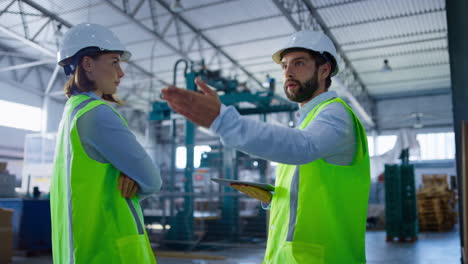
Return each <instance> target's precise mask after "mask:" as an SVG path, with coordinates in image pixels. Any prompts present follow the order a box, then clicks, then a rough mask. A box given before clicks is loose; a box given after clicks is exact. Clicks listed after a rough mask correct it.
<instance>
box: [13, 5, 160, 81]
mask: <svg viewBox="0 0 468 264" xmlns="http://www.w3.org/2000/svg"><path fill="white" fill-rule="evenodd" d="M21 1H22V2H25V3H26V4H28V5H29V6H31V7H32V8H34V9H36V10H38V11H39V12H41V13H42V14H44V15H45V16H47V17H49V18H51V19H53V20H55V21H57V22H59V23H60V24H62V25H64V26H66V27H68V28H71V27H73V24H72V23H70V22H68V21H66V20H64V19H63V18H61V17H59V16H58V15H56V14H54V13H53V12H50V11H49V10H47V9H46V8H44V7H42V6H41V5H39V4H37V3H36V2H34V1H32V0H21ZM22 38H23V39H25V38H24V37H22ZM52 56H53V57H55V56H56V54H55V52H53V54H52ZM128 64H129V65H131V66H132V67H134V68H135V69H137V70H139V71H140V72H142V73H143V74H144V75H147V76H149V77H153V78H155V79H157V80H158V81H159V82H161V83H162V84H164V85H167V82H165V81H164V80H161V79H159V78H157V77H156V76H154V75H153V74H152V73H151V72H148V71H147V70H145V69H143V68H142V67H141V66H139V65H137V64H135V63H133V62H131V61H129V62H128Z"/></svg>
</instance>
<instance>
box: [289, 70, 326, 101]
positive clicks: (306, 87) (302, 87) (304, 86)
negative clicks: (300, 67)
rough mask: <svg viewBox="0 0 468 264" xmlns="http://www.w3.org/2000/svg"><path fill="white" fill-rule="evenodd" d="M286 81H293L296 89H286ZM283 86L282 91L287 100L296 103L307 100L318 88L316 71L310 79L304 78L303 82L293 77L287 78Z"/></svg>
mask: <svg viewBox="0 0 468 264" xmlns="http://www.w3.org/2000/svg"><path fill="white" fill-rule="evenodd" d="M288 82H295V83H296V84H297V85H298V86H299V87H298V88H297V89H296V91H292V92H291V91H288V85H287V84H288ZM283 87H284V93H285V94H286V96H287V97H288V99H289V100H291V101H293V102H296V103H302V102H307V101H309V100H310V99H312V96H313V95H314V93H315V92H316V91H317V90H318V88H319V84H318V78H317V71H316V72H315V73H314V75H313V77H312V78H311V79H309V80H306V81H305V82H300V81H298V80H294V79H287V80H286V81H285V82H284V86H283Z"/></svg>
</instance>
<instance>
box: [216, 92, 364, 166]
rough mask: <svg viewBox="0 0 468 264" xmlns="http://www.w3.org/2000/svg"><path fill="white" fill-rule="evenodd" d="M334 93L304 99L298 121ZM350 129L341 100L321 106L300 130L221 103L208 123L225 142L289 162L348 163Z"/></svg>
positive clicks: (351, 152)
mask: <svg viewBox="0 0 468 264" xmlns="http://www.w3.org/2000/svg"><path fill="white" fill-rule="evenodd" d="M335 97H337V94H336V92H333V91H329V92H325V93H322V94H320V95H318V96H317V97H315V98H313V99H312V100H311V101H309V102H307V103H306V104H305V105H303V106H302V107H301V109H300V110H299V111H298V112H297V114H298V121H299V122H298V124H300V123H301V122H302V121H303V120H304V118H305V117H306V116H307V114H308V113H309V112H310V111H311V110H312V109H313V108H314V107H315V106H317V105H318V104H320V103H321V102H324V101H326V100H329V99H331V98H335ZM354 129H355V128H354V125H353V119H352V117H351V114H350V113H349V112H348V110H347V109H346V108H345V107H344V106H343V105H342V104H341V103H331V104H329V105H327V106H326V107H324V108H323V109H322V111H321V112H320V113H319V114H318V115H317V117H316V118H315V119H314V120H313V121H311V122H310V123H309V125H308V126H307V127H306V128H304V129H303V130H300V129H297V128H289V127H285V126H279V125H274V124H268V123H264V122H260V121H257V120H253V119H250V118H248V117H245V116H241V115H240V114H239V112H237V110H236V109H235V108H234V107H233V106H229V107H226V106H224V105H222V106H221V111H220V114H219V116H218V117H217V118H216V119H215V120H214V122H213V123H212V124H211V127H210V130H211V131H212V132H214V133H216V134H218V135H219V136H220V138H221V142H222V143H223V144H224V145H225V146H228V147H232V148H235V149H238V150H240V151H242V152H245V153H248V154H251V155H254V156H257V157H260V158H263V159H266V160H270V161H275V162H279V163H285V164H293V165H300V164H307V163H310V162H313V161H315V160H317V159H321V158H323V159H324V160H325V161H326V162H328V163H331V164H336V165H349V164H351V163H352V161H353V158H354V152H355V148H356V139H355V131H354Z"/></svg>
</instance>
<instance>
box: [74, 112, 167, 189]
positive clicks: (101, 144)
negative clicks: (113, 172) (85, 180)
mask: <svg viewBox="0 0 468 264" xmlns="http://www.w3.org/2000/svg"><path fill="white" fill-rule="evenodd" d="M77 126H78V133H79V134H80V139H81V142H82V143H83V146H84V148H85V150H86V152H87V154H88V155H89V156H90V157H91V158H92V159H95V160H96V161H99V162H102V163H111V164H112V165H113V166H114V167H116V168H117V169H118V170H120V171H121V172H123V173H124V174H126V175H127V176H128V177H130V178H131V179H133V180H134V181H135V182H136V183H138V186H139V191H138V194H139V195H140V198H142V197H147V196H148V195H151V194H153V193H155V192H158V191H159V190H160V189H161V185H162V180H161V175H160V169H159V166H158V165H157V164H156V163H155V162H153V160H152V159H151V157H150V156H149V155H148V154H147V153H146V151H145V150H144V149H143V147H142V146H141V145H140V143H139V142H138V141H137V139H136V137H135V135H134V134H133V133H132V132H131V131H130V130H129V129H128V127H127V126H126V125H125V124H124V122H123V121H122V119H120V117H119V116H118V115H117V114H116V113H115V112H114V111H113V110H112V109H111V108H110V107H109V106H107V105H100V106H97V107H95V108H94V109H92V110H90V111H88V112H87V113H85V114H84V115H83V116H81V117H80V118H79V119H78V121H77Z"/></svg>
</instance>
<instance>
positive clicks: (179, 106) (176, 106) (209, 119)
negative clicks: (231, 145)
mask: <svg viewBox="0 0 468 264" xmlns="http://www.w3.org/2000/svg"><path fill="white" fill-rule="evenodd" d="M195 83H196V84H197V86H198V87H199V88H200V91H199V92H195V91H190V90H187V89H180V88H177V87H175V86H173V85H171V86H169V87H167V88H164V89H162V95H163V99H165V100H166V101H167V103H168V104H169V106H170V107H171V108H172V109H173V110H174V111H176V112H177V113H179V114H181V115H183V116H185V117H186V118H187V119H188V120H190V121H192V122H193V123H195V124H197V125H199V126H202V127H207V128H208V127H210V126H211V124H212V123H213V121H214V120H215V119H216V117H217V116H218V115H219V112H220V109H221V101H220V100H219V97H218V94H217V93H216V91H213V90H211V89H210V87H208V85H207V84H206V83H205V82H203V81H202V80H200V79H199V78H197V79H196V80H195Z"/></svg>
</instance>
